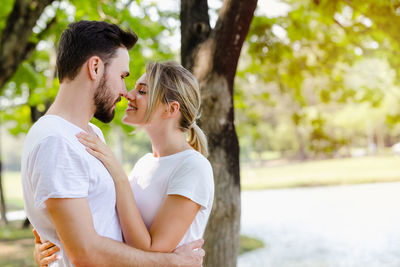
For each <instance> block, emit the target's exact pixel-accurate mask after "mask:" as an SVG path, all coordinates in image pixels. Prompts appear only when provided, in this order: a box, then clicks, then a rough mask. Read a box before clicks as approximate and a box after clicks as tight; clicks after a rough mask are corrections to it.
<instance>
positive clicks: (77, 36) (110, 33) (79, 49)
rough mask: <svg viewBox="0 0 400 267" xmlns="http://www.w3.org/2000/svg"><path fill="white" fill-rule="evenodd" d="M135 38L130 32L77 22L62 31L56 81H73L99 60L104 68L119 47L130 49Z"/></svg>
mask: <svg viewBox="0 0 400 267" xmlns="http://www.w3.org/2000/svg"><path fill="white" fill-rule="evenodd" d="M137 40H138V37H137V35H136V33H134V32H133V31H124V30H122V29H121V28H120V27H119V26H117V25H115V24H111V23H107V22H104V21H85V20H82V21H79V22H74V23H71V24H70V25H69V26H68V28H67V29H66V30H64V31H63V33H62V35H61V38H60V43H59V46H58V52H57V71H58V78H59V80H60V82H62V81H63V80H64V79H65V78H67V79H70V80H73V79H74V78H75V77H76V75H77V74H78V72H79V70H80V68H81V66H82V65H83V63H85V62H86V60H88V59H89V58H90V57H92V56H98V57H100V58H101V60H103V62H104V63H105V65H107V63H108V62H109V60H110V59H111V58H112V57H113V56H114V54H115V52H116V50H117V49H118V48H119V47H125V48H126V49H128V50H129V49H131V48H132V47H133V46H134V45H135V44H136V42H137Z"/></svg>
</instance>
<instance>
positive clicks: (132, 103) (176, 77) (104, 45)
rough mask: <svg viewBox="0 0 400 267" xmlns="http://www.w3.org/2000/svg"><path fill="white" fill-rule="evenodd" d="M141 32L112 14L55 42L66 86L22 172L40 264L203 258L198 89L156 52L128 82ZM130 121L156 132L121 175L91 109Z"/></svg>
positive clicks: (204, 194) (207, 172)
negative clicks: (114, 20)
mask: <svg viewBox="0 0 400 267" xmlns="http://www.w3.org/2000/svg"><path fill="white" fill-rule="evenodd" d="M136 41H137V36H136V34H135V33H133V32H132V31H124V30H122V29H121V28H120V27H118V26H117V25H115V24H109V23H106V22H97V21H80V22H76V23H72V24H71V25H69V27H68V28H67V29H66V30H64V32H63V33H62V36H61V38H60V42H59V47H58V51H57V71H58V78H59V80H60V88H59V92H58V94H57V97H56V99H55V101H54V103H53V104H52V105H51V106H50V108H49V110H48V111H47V113H46V114H45V115H44V116H43V117H41V118H40V119H39V120H38V121H37V122H36V123H35V124H34V125H33V126H32V128H31V129H30V130H29V132H28V134H27V136H26V140H25V144H24V150H23V155H22V162H21V171H22V173H21V175H22V183H23V194H24V204H25V211H26V213H27V216H28V218H29V220H30V222H31V223H32V225H33V226H34V228H35V235H36V245H35V260H36V262H37V264H38V265H40V266H201V265H202V261H203V257H204V253H205V252H204V250H203V249H202V248H201V247H202V244H203V240H202V239H201V238H202V235H203V233H204V230H205V227H206V224H207V221H208V218H209V215H210V212H211V208H212V204H213V198H214V181H213V172H212V168H211V165H210V163H209V161H208V160H207V159H206V156H207V141H206V137H205V135H204V133H203V132H202V130H201V129H200V128H199V126H197V124H196V120H197V119H198V117H199V109H200V102H201V97H200V91H199V85H198V83H197V80H196V79H195V78H194V76H193V75H192V74H191V73H190V72H189V71H187V70H186V69H184V68H183V67H182V66H180V65H179V64H177V63H174V62H164V63H149V64H147V66H146V72H145V73H144V74H143V75H142V76H141V77H140V78H139V79H138V81H137V82H136V85H135V88H133V89H132V90H130V91H129V92H128V91H127V89H126V87H125V81H124V79H125V78H126V77H127V76H128V75H129V54H128V50H130V49H131V48H132V47H133V46H134V45H135V43H136ZM121 97H125V98H126V99H127V100H128V107H127V109H126V111H125V115H124V117H123V122H124V123H125V124H128V125H134V126H136V127H139V128H141V129H143V130H144V131H145V132H146V133H147V134H148V136H149V138H150V140H151V144H152V153H148V154H146V155H145V156H143V157H142V158H140V159H139V161H138V162H136V164H135V165H134V167H133V169H132V171H131V173H130V174H129V175H126V174H125V172H124V170H123V168H122V167H121V164H120V163H119V162H118V161H117V160H116V158H115V156H114V155H113V153H112V152H111V150H110V149H109V148H108V147H107V145H106V144H105V142H104V137H103V134H102V132H101V130H100V129H99V128H98V127H96V126H95V125H93V124H91V123H90V122H89V121H90V120H91V119H92V117H95V118H97V119H99V120H100V121H102V122H106V123H107V122H110V121H111V120H112V119H113V117H114V111H115V106H116V104H117V103H118V102H119V101H120V100H121Z"/></svg>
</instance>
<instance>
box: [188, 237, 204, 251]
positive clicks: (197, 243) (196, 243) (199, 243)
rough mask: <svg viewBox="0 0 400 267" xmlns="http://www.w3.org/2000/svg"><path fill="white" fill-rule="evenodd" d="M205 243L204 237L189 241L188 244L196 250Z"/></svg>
mask: <svg viewBox="0 0 400 267" xmlns="http://www.w3.org/2000/svg"><path fill="white" fill-rule="evenodd" d="M203 244H204V239H199V240H196V241H193V242H190V243H188V244H187V246H188V247H189V248H191V249H192V250H194V249H201V247H202V246H203Z"/></svg>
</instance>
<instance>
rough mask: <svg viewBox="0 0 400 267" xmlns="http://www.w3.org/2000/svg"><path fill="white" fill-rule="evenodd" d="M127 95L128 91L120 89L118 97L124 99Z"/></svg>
mask: <svg viewBox="0 0 400 267" xmlns="http://www.w3.org/2000/svg"><path fill="white" fill-rule="evenodd" d="M127 94H128V91H127V90H126V87H125V86H124V87H123V88H122V90H121V91H120V92H119V95H120V96H123V97H125V98H126V95H127Z"/></svg>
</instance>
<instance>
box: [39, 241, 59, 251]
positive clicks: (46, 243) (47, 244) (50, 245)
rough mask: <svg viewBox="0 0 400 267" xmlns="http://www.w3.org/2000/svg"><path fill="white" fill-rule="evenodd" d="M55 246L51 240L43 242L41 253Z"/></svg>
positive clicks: (40, 247) (40, 248)
mask: <svg viewBox="0 0 400 267" xmlns="http://www.w3.org/2000/svg"><path fill="white" fill-rule="evenodd" d="M53 246H55V245H54V244H53V243H51V242H50V241H46V242H44V243H43V244H41V245H40V246H39V250H40V253H42V252H43V251H44V250H46V249H49V248H51V247H53Z"/></svg>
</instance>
